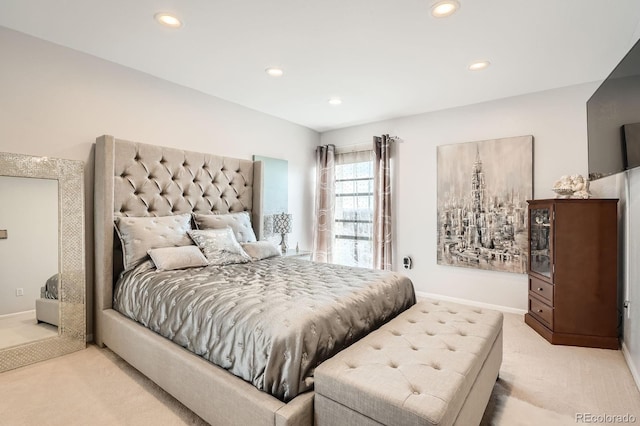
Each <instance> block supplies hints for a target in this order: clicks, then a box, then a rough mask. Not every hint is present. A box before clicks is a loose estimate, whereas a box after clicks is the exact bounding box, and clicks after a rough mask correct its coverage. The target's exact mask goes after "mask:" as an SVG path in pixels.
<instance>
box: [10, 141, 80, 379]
mask: <svg viewBox="0 0 640 426" xmlns="http://www.w3.org/2000/svg"><path fill="white" fill-rule="evenodd" d="M83 169H84V165H83V163H82V162H81V161H75V160H61V159H55V158H47V157H33V156H29V155H21V154H9V153H0V371H5V370H10V369H13V368H17V367H21V366H24V365H27V364H31V363H34V362H38V361H42V360H45V359H48V358H52V357H55V356H60V355H64V354H67V353H70V352H74V351H76V350H80V349H83V348H85V346H86V344H85V340H86V337H85V334H86V310H85V268H84V189H83V181H84V178H83ZM56 284H57V285H56ZM11 319H13V320H14V321H11ZM5 320H6V321H5Z"/></svg>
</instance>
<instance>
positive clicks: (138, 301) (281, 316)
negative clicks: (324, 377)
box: [114, 257, 415, 401]
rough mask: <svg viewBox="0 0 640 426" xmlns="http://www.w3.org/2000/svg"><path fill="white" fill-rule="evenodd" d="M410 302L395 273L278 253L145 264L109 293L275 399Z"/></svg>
mask: <svg viewBox="0 0 640 426" xmlns="http://www.w3.org/2000/svg"><path fill="white" fill-rule="evenodd" d="M414 303H415V295H414V290H413V285H412V284H411V281H410V280H409V279H408V278H406V277H404V276H401V275H398V274H395V273H391V272H382V271H373V270H369V269H361V268H350V267H345V266H338V265H327V264H322V263H314V262H308V261H304V260H299V259H291V258H283V257H276V258H271V259H266V260H261V261H257V262H251V263H247V264H235V265H227V266H222V267H219V266H207V267H203V268H191V269H186V270H178V271H164V272H158V271H156V269H155V268H154V267H153V265H152V264H151V262H145V263H143V264H142V265H140V266H138V267H137V268H135V269H134V270H132V271H129V272H127V273H125V274H124V275H123V276H122V278H121V279H120V280H119V281H118V283H117V285H116V291H115V295H114V307H115V309H116V310H118V311H119V312H120V313H122V314H124V315H126V316H128V317H130V318H131V319H133V320H135V321H137V322H139V323H141V324H143V325H145V326H146V327H148V328H150V329H151V330H153V331H155V332H157V333H159V334H161V335H163V336H164V337H167V338H169V339H171V340H173V341H174V342H175V343H177V344H179V345H181V346H183V347H185V348H187V349H188V350H190V351H192V352H194V353H196V354H198V355H201V356H202V357H204V358H206V359H207V360H209V361H211V362H213V363H214V364H217V365H219V366H221V367H223V368H225V369H227V370H229V371H230V372H231V373H233V374H235V375H236V376H239V377H242V378H243V379H245V380H247V381H249V382H251V383H252V384H253V385H254V386H256V387H257V388H258V389H261V390H263V391H266V392H268V393H270V394H272V395H274V396H275V397H277V398H279V399H281V400H283V401H288V400H290V399H292V398H294V397H295V396H296V395H297V394H299V393H301V392H304V391H306V390H309V389H311V388H312V387H313V372H314V369H315V367H316V366H317V365H318V364H319V363H320V362H322V361H324V360H326V359H328V358H330V357H331V356H333V355H334V354H335V353H337V352H338V351H340V350H341V349H343V348H345V347H346V346H348V345H350V344H351V343H353V342H354V341H356V340H358V339H359V338H361V337H362V336H364V335H366V334H367V333H368V332H369V331H371V330H373V329H375V328H377V327H379V326H380V325H382V324H383V323H385V322H387V321H388V320H390V319H391V318H393V317H394V316H396V315H397V314H399V313H400V312H402V311H404V310H405V309H407V308H408V307H410V306H411V305H413V304H414Z"/></svg>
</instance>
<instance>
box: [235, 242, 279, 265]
mask: <svg viewBox="0 0 640 426" xmlns="http://www.w3.org/2000/svg"><path fill="white" fill-rule="evenodd" d="M242 249H243V250H244V251H245V252H246V253H247V254H248V255H249V256H251V260H253V261H254V262H255V261H256V260H262V259H268V258H270V257H275V256H282V252H281V250H280V248H279V247H278V246H276V245H275V244H273V243H272V242H271V241H256V242H255V243H244V244H242Z"/></svg>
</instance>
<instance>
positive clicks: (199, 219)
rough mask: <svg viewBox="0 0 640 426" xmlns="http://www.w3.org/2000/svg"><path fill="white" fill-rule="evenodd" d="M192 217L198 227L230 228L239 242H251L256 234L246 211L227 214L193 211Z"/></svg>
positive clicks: (254, 239)
mask: <svg viewBox="0 0 640 426" xmlns="http://www.w3.org/2000/svg"><path fill="white" fill-rule="evenodd" d="M193 219H194V220H195V222H196V226H197V227H198V229H222V228H227V227H229V228H231V229H232V230H233V234H234V235H235V237H236V240H237V241H238V242H239V243H253V242H255V241H256V234H255V233H254V232H253V228H252V227H251V217H250V216H249V213H248V212H238V213H227V214H200V213H194V214H193Z"/></svg>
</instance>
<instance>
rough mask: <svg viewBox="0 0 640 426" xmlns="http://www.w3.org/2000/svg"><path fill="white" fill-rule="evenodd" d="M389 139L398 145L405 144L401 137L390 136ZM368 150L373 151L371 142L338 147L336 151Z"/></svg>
mask: <svg viewBox="0 0 640 426" xmlns="http://www.w3.org/2000/svg"><path fill="white" fill-rule="evenodd" d="M389 139H391V140H392V141H394V142H398V143H403V142H404V139H402V138H400V137H399V136H389ZM367 149H371V142H370V141H369V142H360V143H353V144H349V145H336V150H340V151H343V152H355V151H366V150H367Z"/></svg>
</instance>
